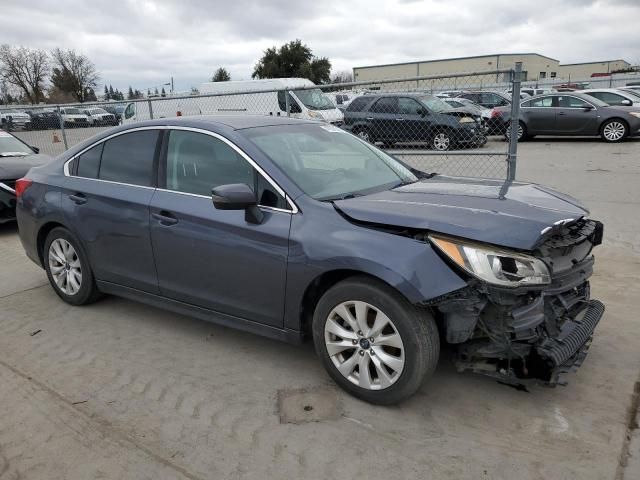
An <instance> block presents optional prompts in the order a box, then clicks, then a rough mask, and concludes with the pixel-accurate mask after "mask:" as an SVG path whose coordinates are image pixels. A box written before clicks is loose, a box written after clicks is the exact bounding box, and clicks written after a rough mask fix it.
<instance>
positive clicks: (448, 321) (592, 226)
mask: <svg viewBox="0 0 640 480" xmlns="http://www.w3.org/2000/svg"><path fill="white" fill-rule="evenodd" d="M601 236H602V227H601V224H598V223H597V222H593V221H589V220H583V221H581V223H578V224H574V225H572V226H567V227H563V230H562V231H559V232H555V233H554V234H553V235H551V236H550V237H549V240H548V241H546V242H544V243H543V244H541V245H540V247H539V248H538V249H537V251H536V255H537V256H538V257H539V258H542V259H544V261H545V263H547V264H548V265H550V267H551V269H552V272H553V273H552V281H551V283H550V284H549V285H546V286H541V287H536V288H533V287H531V288H526V287H520V288H513V289H509V288H500V287H495V286H491V285H489V284H487V283H485V282H481V281H478V280H473V279H471V280H470V281H469V285H468V287H466V288H465V289H463V290H459V291H457V292H453V293H452V294H450V295H448V296H446V297H441V298H439V299H434V300H433V301H432V302H430V304H431V307H432V308H433V309H434V310H435V311H436V312H437V316H438V318H439V319H440V321H441V324H442V327H443V329H444V332H445V335H446V340H447V342H448V343H450V344H455V345H456V367H457V368H458V370H459V371H471V372H475V373H480V374H483V375H488V376H490V377H493V378H496V379H497V380H499V381H501V382H504V383H507V384H511V385H527V384H532V383H536V384H542V385H545V386H555V385H564V384H566V378H565V374H566V373H568V372H570V371H573V370H575V369H577V368H578V367H579V366H580V365H581V364H582V361H583V360H584V358H585V357H586V354H587V351H588V349H589V345H590V343H591V340H592V338H593V332H594V330H595V329H596V327H597V325H598V323H599V321H600V319H601V318H602V316H603V313H604V305H603V304H602V303H601V302H600V301H598V300H594V299H591V292H590V285H589V281H588V279H589V277H590V276H591V274H592V273H593V264H594V258H593V256H592V255H591V250H592V248H593V246H594V245H597V244H599V243H600V241H601Z"/></svg>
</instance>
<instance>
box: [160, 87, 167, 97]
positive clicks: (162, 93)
mask: <svg viewBox="0 0 640 480" xmlns="http://www.w3.org/2000/svg"><path fill="white" fill-rule="evenodd" d="M160 96H161V97H166V96H167V93H166V92H165V91H164V87H162V91H161V92H160Z"/></svg>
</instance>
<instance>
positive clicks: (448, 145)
mask: <svg viewBox="0 0 640 480" xmlns="http://www.w3.org/2000/svg"><path fill="white" fill-rule="evenodd" d="M454 145H455V138H454V136H453V135H452V132H451V130H449V129H442V130H436V132H435V133H434V135H433V137H431V140H429V146H430V147H431V149H433V150H437V151H439V152H446V151H447V150H451V149H452V148H453V147H454Z"/></svg>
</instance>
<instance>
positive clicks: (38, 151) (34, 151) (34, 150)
mask: <svg viewBox="0 0 640 480" xmlns="http://www.w3.org/2000/svg"><path fill="white" fill-rule="evenodd" d="M31 150H33V153H40V149H39V148H38V147H34V146H31Z"/></svg>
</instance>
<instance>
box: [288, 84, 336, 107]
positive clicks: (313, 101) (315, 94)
mask: <svg viewBox="0 0 640 480" xmlns="http://www.w3.org/2000/svg"><path fill="white" fill-rule="evenodd" d="M293 93H294V94H295V96H296V97H298V100H300V101H301V102H302V104H303V105H304V106H305V107H307V108H308V109H310V110H333V109H334V108H336V106H335V105H334V104H333V102H332V101H331V100H330V99H329V97H327V96H326V95H325V94H324V93H323V92H322V90H320V89H319V88H314V89H313V90H294V91H293Z"/></svg>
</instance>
